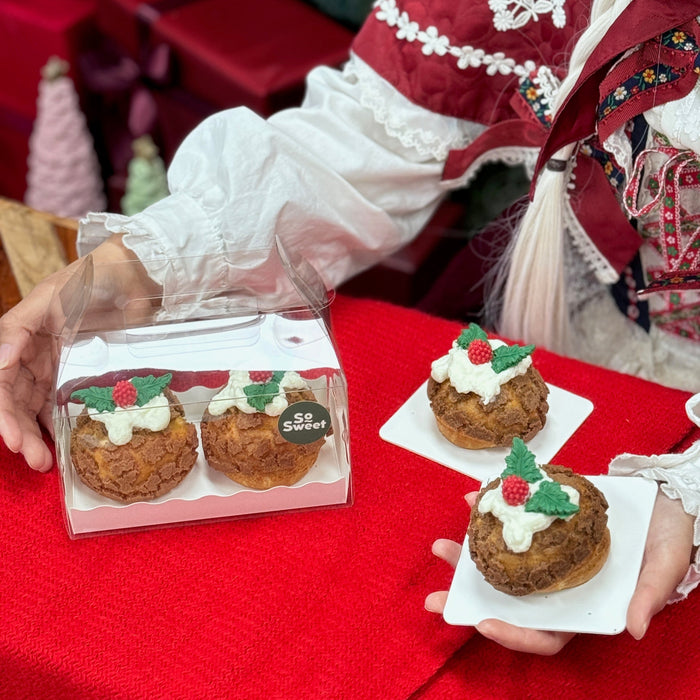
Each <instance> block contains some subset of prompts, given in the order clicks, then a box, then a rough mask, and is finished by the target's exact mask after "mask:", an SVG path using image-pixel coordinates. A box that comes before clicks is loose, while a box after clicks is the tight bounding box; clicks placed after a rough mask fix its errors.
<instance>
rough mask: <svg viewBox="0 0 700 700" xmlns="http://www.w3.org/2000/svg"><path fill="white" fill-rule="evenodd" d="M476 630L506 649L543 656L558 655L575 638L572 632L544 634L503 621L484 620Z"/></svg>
mask: <svg viewBox="0 0 700 700" xmlns="http://www.w3.org/2000/svg"><path fill="white" fill-rule="evenodd" d="M476 629H477V631H478V632H479V633H480V634H482V635H483V636H484V637H486V638H487V639H491V640H493V641H494V642H496V643H497V644H500V645H501V646H503V647H506V649H511V650H513V651H524V652H527V653H528V654H540V655H542V656H552V655H553V654H556V653H557V652H559V651H561V649H562V648H563V647H564V646H565V645H566V643H567V642H568V641H569V640H570V639H572V638H573V637H574V635H573V634H571V633H570V632H543V631H542V630H532V629H526V628H523V627H516V626H515V625H509V624H508V623H507V622H502V621H501V620H483V621H482V622H480V623H479V624H478V625H477V626H476Z"/></svg>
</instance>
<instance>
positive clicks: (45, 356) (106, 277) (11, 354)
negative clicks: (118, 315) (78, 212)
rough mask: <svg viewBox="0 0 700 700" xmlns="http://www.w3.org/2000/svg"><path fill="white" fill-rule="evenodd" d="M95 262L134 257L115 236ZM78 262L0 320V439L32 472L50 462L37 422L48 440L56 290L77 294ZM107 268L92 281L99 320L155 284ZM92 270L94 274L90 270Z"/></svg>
mask: <svg viewBox="0 0 700 700" xmlns="http://www.w3.org/2000/svg"><path fill="white" fill-rule="evenodd" d="M92 258H93V259H94V260H95V261H96V263H98V264H101V263H106V262H119V261H127V260H134V259H135V256H134V255H133V253H131V251H128V250H127V249H126V248H124V246H123V245H122V244H121V237H120V236H115V237H112V238H110V239H109V240H108V241H106V242H105V243H103V244H102V245H100V246H99V247H98V248H96V249H95V251H94V252H93V253H92ZM82 263H83V261H76V262H75V263H73V264H71V265H69V266H68V267H66V268H64V269H63V270H60V271H59V272H56V273H54V274H53V275H51V276H49V277H47V278H46V279H45V280H42V281H41V282H40V283H39V284H38V285H37V286H36V287H35V288H34V289H33V290H32V291H31V293H30V294H28V295H27V297H26V298H25V299H23V300H22V301H21V302H20V303H19V304H17V306H15V307H14V308H12V309H10V311H8V312H7V313H6V314H5V315H4V316H3V317H2V318H0V437H2V438H3V440H4V441H5V444H6V445H7V447H8V449H10V450H12V452H17V453H20V454H21V455H22V456H23V457H24V458H25V460H26V461H27V464H28V465H29V466H30V467H32V468H33V469H36V470H37V471H48V470H49V469H50V468H51V466H52V464H53V456H52V453H51V450H50V449H49V447H48V446H47V445H46V443H45V442H44V440H43V438H42V433H41V426H43V427H45V428H46V429H47V430H48V432H49V434H50V435H51V437H52V438H53V424H52V420H51V412H52V402H51V398H52V394H51V389H52V385H53V381H54V374H55V367H56V361H57V348H56V336H55V334H56V333H58V332H59V331H60V330H61V328H62V326H63V322H64V321H65V313H64V310H63V305H62V304H61V301H60V296H61V292H64V296H69V297H72V298H76V297H77V298H80V293H81V291H82V292H84V290H82V289H77V290H72V289H71V287H70V286H69V285H72V284H76V282H77V281H78V280H77V279H76V276H75V273H76V272H77V271H78V270H79V268H80V266H81V265H82ZM116 267H117V268H119V272H118V273H117V274H115V273H113V272H112V273H110V272H109V271H110V269H111V268H110V266H103V267H100V268H98V267H97V266H96V267H95V269H100V270H101V272H100V273H99V274H100V279H99V280H97V279H96V280H95V282H96V284H95V286H96V287H99V289H100V291H101V292H102V294H95V295H93V297H94V298H91V303H92V304H94V306H95V308H94V309H92V310H95V311H96V313H97V314H98V315H99V316H100V317H101V318H104V316H103V314H104V312H105V311H106V310H109V309H116V308H123V307H124V306H125V305H126V304H127V303H128V299H129V298H130V297H131V298H136V297H148V296H154V295H155V294H156V291H157V290H156V288H155V285H153V283H152V282H151V281H150V280H149V279H148V278H147V276H146V274H145V271H144V270H143V268H142V267H141V266H140V265H129V266H116ZM96 274H97V273H96Z"/></svg>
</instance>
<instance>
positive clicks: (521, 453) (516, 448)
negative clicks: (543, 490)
mask: <svg viewBox="0 0 700 700" xmlns="http://www.w3.org/2000/svg"><path fill="white" fill-rule="evenodd" d="M511 475H515V476H519V477H520V478H521V479H525V481H527V482H528V483H529V484H534V483H535V482H536V481H539V480H540V479H542V472H541V471H540V470H539V469H538V468H537V464H536V463H535V455H534V454H532V452H530V450H528V449H527V446H526V445H525V442H524V441H523V439H522V438H519V437H516V438H513V447H512V449H511V451H510V454H509V455H508V456H507V457H506V468H505V469H504V470H503V471H502V472H501V478H502V479H505V478H506V477H507V476H511Z"/></svg>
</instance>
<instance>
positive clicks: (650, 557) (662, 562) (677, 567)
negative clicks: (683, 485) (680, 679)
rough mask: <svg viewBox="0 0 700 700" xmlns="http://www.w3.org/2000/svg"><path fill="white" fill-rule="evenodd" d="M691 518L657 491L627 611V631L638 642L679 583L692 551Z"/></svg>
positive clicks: (676, 504)
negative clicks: (639, 568) (641, 559)
mask: <svg viewBox="0 0 700 700" xmlns="http://www.w3.org/2000/svg"><path fill="white" fill-rule="evenodd" d="M694 526H695V518H693V516H691V515H688V513H686V512H685V511H684V510H683V505H682V503H681V502H680V501H679V500H672V499H670V498H668V497H667V496H665V495H664V494H663V493H662V492H661V491H659V493H658V495H657V496H656V502H655V503H654V510H653V512H652V514H651V522H650V524H649V534H648V536H647V542H646V546H645V548H644V559H643V561H642V569H641V572H640V574H639V579H638V581H637V588H636V589H635V591H634V595H633V596H632V600H631V601H630V604H629V607H628V608H627V631H628V632H629V633H630V634H631V635H632V636H633V637H634V638H635V639H641V638H642V637H643V636H644V634H645V633H646V631H647V629H648V627H649V623H650V622H651V618H652V617H653V616H654V615H656V613H657V612H659V611H660V610H662V609H663V608H664V606H665V605H666V602H667V601H668V599H669V598H670V597H671V595H672V593H673V592H674V591H675V590H676V586H678V584H679V583H680V582H681V581H682V580H683V577H684V576H685V574H686V572H687V571H688V566H689V564H690V558H691V553H692V550H693V528H694Z"/></svg>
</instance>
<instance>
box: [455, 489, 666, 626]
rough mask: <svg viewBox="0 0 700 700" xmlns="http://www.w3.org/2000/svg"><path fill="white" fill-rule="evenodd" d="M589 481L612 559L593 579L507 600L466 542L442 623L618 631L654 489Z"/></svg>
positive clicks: (634, 576)
mask: <svg viewBox="0 0 700 700" xmlns="http://www.w3.org/2000/svg"><path fill="white" fill-rule="evenodd" d="M589 478H590V480H591V481H592V482H593V483H594V484H595V485H596V486H597V487H598V488H599V489H600V490H601V491H602V492H603V493H604V494H605V497H606V498H607V500H608V504H609V509H608V527H609V529H610V554H609V555H608V559H607V561H606V562H605V564H604V565H603V568H602V569H601V570H600V571H599V572H598V574H597V575H596V576H594V577H593V578H592V579H591V580H590V581H588V582H586V583H584V584H583V585H581V586H578V587H577V588H570V589H568V590H564V591H557V592H555V593H533V594H531V595H527V596H520V597H518V596H510V595H507V594H506V593H501V592H500V591H497V590H496V589H495V588H492V587H491V586H490V585H489V584H488V583H486V581H485V580H484V578H483V576H482V575H481V573H480V572H479V571H478V569H477V568H476V566H475V565H474V562H473V561H472V559H471V557H470V556H469V546H468V537H467V539H465V542H464V547H463V549H462V556H461V557H460V559H459V562H458V564H457V568H456V570H455V575H454V578H453V580H452V585H451V586H450V591H449V593H448V596H447V603H446V605H445V611H444V614H443V616H444V618H445V621H446V622H448V623H449V624H451V625H470V626H471V625H476V624H478V623H479V622H481V621H482V620H486V619H497V620H503V621H504V622H508V623H510V624H513V625H517V626H518V627H529V628H531V629H540V630H550V631H559V632H587V633H592V634H618V633H619V632H622V630H624V629H625V619H626V615H627V606H628V605H629V602H630V600H631V598H632V594H633V593H634V588H635V586H636V584H637V577H638V576H639V570H640V568H641V565H642V556H643V554H644V544H645V542H646V538H647V531H648V529H649V521H650V519H651V511H652V508H653V506H654V499H655V498H656V491H657V486H656V484H655V483H654V482H652V481H649V480H647V479H635V478H632V477H628V476H593V477H589Z"/></svg>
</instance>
